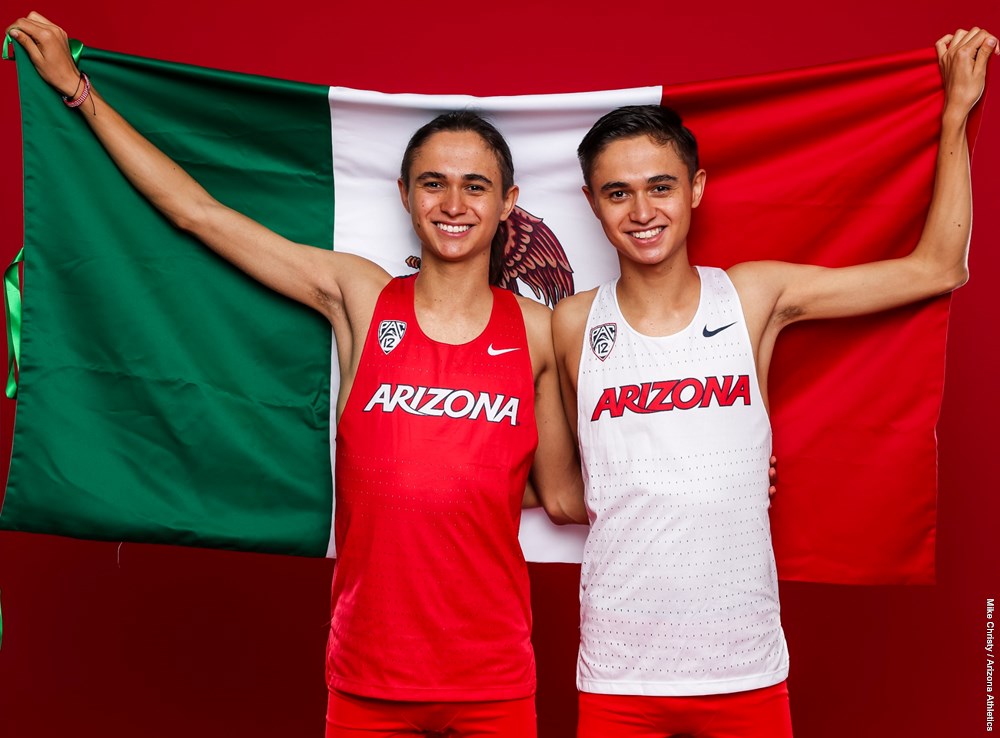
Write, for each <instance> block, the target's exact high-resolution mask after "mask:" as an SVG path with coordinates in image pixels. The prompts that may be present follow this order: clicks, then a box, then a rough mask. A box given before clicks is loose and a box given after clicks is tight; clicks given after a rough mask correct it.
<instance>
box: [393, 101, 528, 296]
mask: <svg viewBox="0 0 1000 738" xmlns="http://www.w3.org/2000/svg"><path fill="white" fill-rule="evenodd" d="M466 131H468V132H470V133H475V134H477V135H478V136H479V138H481V139H482V140H483V143H484V144H486V147H487V148H488V149H489V150H490V151H492V152H493V155H494V156H495V157H496V160H497V166H499V167H500V185H501V187H503V193H504V194H505V195H506V194H507V192H508V191H509V190H510V188H511V187H513V186H514V157H513V156H512V155H511V153H510V146H508V145H507V141H506V139H504V137H503V134H502V133H500V131H498V130H497V127H496V126H494V125H493V124H492V123H490V122H489V121H488V120H486V118H484V117H483V116H482V115H480V114H479V113H477V112H475V111H473V110H453V111H451V112H448V113H442V114H441V115H439V116H438V117H436V118H435V119H434V120H432V121H430V122H429V123H425V124H424V125H422V126H421V127H420V128H418V129H417V131H416V133H414V134H413V135H412V136H410V140H409V142H408V143H407V144H406V149H405V151H403V161H402V164H400V167H399V176H400V177H401V178H402V180H403V183H404V184H405V185H406V186H407V187H409V186H410V170H411V169H412V168H413V159H414V158H415V157H416V155H417V152H418V151H419V150H420V147H421V146H423V145H424V144H425V143H427V140H428V139H429V138H430V137H431V136H433V135H434V134H435V133H445V132H454V133H463V132H466ZM506 226H507V224H506V223H504V222H501V223H500V224H499V225H498V226H497V232H496V233H495V234H494V235H493V242H492V244H491V245H490V284H498V283H499V280H500V277H501V272H502V270H503V257H504V247H505V246H506V244H507V227H506Z"/></svg>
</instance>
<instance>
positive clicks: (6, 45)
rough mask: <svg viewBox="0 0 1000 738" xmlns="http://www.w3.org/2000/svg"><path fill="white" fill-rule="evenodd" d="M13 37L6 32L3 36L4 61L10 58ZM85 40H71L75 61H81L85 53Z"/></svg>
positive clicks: (70, 48) (71, 52) (71, 50)
mask: <svg viewBox="0 0 1000 738" xmlns="http://www.w3.org/2000/svg"><path fill="white" fill-rule="evenodd" d="M11 40H12V39H11V37H10V34H9V33H5V34H4V37H3V59H4V61H9V60H10V44H11ZM83 49H84V46H83V42H82V41H79V40H77V39H75V38H71V39H70V40H69V53H70V55H71V56H72V57H73V63H74V64H79V63H80V55H81V54H82V53H83Z"/></svg>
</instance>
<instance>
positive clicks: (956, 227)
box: [729, 28, 998, 336]
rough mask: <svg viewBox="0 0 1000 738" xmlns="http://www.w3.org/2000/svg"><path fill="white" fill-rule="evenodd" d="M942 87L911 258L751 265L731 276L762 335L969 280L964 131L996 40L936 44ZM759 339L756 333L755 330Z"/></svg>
mask: <svg viewBox="0 0 1000 738" xmlns="http://www.w3.org/2000/svg"><path fill="white" fill-rule="evenodd" d="M936 47H937V53H938V61H939V64H940V68H941V76H942V81H943V84H944V93H945V103H944V109H943V112H942V115H941V138H940V146H939V150H938V156H937V165H936V170H935V177H934V193H933V195H932V198H931V204H930V208H929V210H928V213H927V219H926V222H925V224H924V229H923V232H922V234H921V236H920V239H919V241H918V242H917V244H916V246H915V248H914V250H913V252H912V253H910V254H909V255H907V256H905V257H902V258H899V259H890V260H886V261H879V262H873V263H870V264H862V265H858V266H852V267H845V268H840V269H827V268H823V267H816V266H805V265H799V264H785V263H781V262H750V263H746V264H740V265H737V266H735V267H733V268H732V269H731V270H730V272H729V273H730V276H731V277H732V278H733V281H734V283H736V285H737V288H738V289H739V290H740V295H741V297H743V299H744V307H745V308H749V309H748V320H749V321H750V322H751V323H753V322H755V319H756V322H757V328H758V329H759V332H758V335H761V333H763V335H764V336H766V335H767V332H768V331H771V332H772V333H776V332H777V330H780V328H781V327H782V326H783V325H787V324H788V323H791V322H794V321H798V320H808V319H813V318H834V317H845V316H850V315H863V314H867V313H873V312H877V311H880V310H886V309H889V308H893V307H897V306H899V305H904V304H907V303H910V302H914V301H917V300H921V299H924V298H928V297H933V296H935V295H939V294H943V293H945V292H948V291H950V290H953V289H955V288H956V287H960V286H961V285H963V284H964V283H965V282H966V280H967V279H968V265H967V259H968V248H969V238H970V234H971V230H972V188H971V178H970V170H969V146H968V140H967V138H966V123H967V121H968V116H969V113H970V112H971V110H972V108H973V107H974V106H975V104H976V102H977V101H978V100H979V98H980V96H981V95H982V92H983V87H984V84H985V79H986V68H987V65H988V62H989V59H990V57H992V56H993V55H994V54H996V53H998V45H997V39H996V37H994V36H993V35H991V34H989V33H987V32H986V31H985V30H983V29H980V28H972V29H971V30H969V31H965V30H958V31H956V32H955V33H954V34H950V35H948V36H945V37H943V38H941V39H940V40H939V41H938V42H937V45H936ZM751 332H752V333H753V332H754V331H753V326H752V328H751Z"/></svg>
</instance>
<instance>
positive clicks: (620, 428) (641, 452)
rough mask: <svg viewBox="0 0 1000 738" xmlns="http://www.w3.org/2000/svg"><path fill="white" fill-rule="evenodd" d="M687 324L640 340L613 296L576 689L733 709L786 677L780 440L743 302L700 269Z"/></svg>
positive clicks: (597, 321) (592, 359)
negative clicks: (718, 698)
mask: <svg viewBox="0 0 1000 738" xmlns="http://www.w3.org/2000/svg"><path fill="white" fill-rule="evenodd" d="M698 273H699V276H700V278H701V297H700V302H699V305H698V310H697V312H696V313H695V315H694V318H693V319H692V321H691V323H690V324H689V325H688V326H687V327H686V328H684V329H683V330H681V331H680V332H678V333H676V334H674V335H670V336H662V337H651V336H644V335H642V334H640V333H638V332H636V331H635V330H633V329H632V328H631V327H630V326H629V325H628V324H627V323H626V322H625V319H624V317H623V316H622V313H621V310H620V308H619V306H618V300H617V297H616V293H615V287H616V285H617V280H616V281H615V282H611V283H608V284H604V285H602V286H601V287H600V288H599V289H598V292H597V297H596V298H595V299H594V303H593V306H592V307H591V310H590V316H589V318H588V320H587V329H586V333H585V334H584V346H583V354H582V357H581V360H580V374H579V377H578V385H577V390H578V391H577V411H578V413H579V421H578V430H579V434H580V448H581V456H582V462H583V474H584V481H585V484H586V498H587V508H588V511H589V514H590V521H591V526H590V534H589V536H588V538H587V544H586V547H585V549H584V554H583V567H582V571H581V579H580V605H581V608H580V613H581V625H580V630H581V644H580V657H579V662H578V668H577V687H578V688H579V689H580V690H582V691H584V692H596V693H601V694H638V695H698V694H723V693H729V692H739V691H743V690H748V689H757V688H760V687H767V686H770V685H773V684H777V683H779V682H781V681H782V680H783V679H785V677H786V676H787V674H788V652H787V650H786V647H785V637H784V634H783V633H782V630H781V622H780V617H779V607H778V580H777V576H776V573H775V566H774V553H773V551H772V549H771V532H770V526H769V521H768V512H767V507H768V497H767V488H768V473H767V472H768V459H769V458H770V455H771V426H770V422H769V419H768V416H767V412H766V410H765V408H764V402H763V398H762V396H761V392H760V388H759V386H758V383H757V371H756V366H755V362H754V358H753V352H752V347H751V343H750V336H749V333H748V332H747V327H746V322H745V320H744V317H743V309H742V306H741V305H740V301H739V296H738V295H737V294H736V290H735V288H734V287H733V284H732V282H731V281H730V280H729V277H728V275H726V273H725V272H724V271H722V270H721V269H712V268H705V267H698Z"/></svg>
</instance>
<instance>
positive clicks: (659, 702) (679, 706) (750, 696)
mask: <svg viewBox="0 0 1000 738" xmlns="http://www.w3.org/2000/svg"><path fill="white" fill-rule="evenodd" d="M576 735H577V738H609V736H614V738H664V736H691V738H791V736H792V717H791V714H790V713H789V711H788V686H787V685H786V684H785V682H781V684H775V685H774V686H773V687H764V688H763V689H752V690H750V691H748V692H733V693H732V694H708V695H697V696H694V697H646V696H644V695H631V694H628V695H621V694H593V693H590V692H580V722H579V723H578V726H577V734H576Z"/></svg>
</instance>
